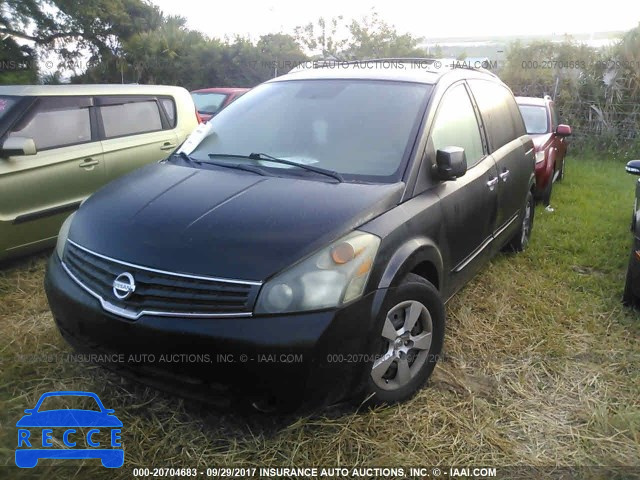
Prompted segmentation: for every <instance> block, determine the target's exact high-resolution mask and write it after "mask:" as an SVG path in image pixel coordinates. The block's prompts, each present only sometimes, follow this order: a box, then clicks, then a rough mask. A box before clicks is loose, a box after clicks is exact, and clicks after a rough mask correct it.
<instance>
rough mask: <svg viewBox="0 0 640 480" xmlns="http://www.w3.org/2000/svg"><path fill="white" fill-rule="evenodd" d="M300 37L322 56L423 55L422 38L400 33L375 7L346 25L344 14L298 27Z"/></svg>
mask: <svg viewBox="0 0 640 480" xmlns="http://www.w3.org/2000/svg"><path fill="white" fill-rule="evenodd" d="M295 33H296V40H297V41H298V42H299V43H300V44H301V45H302V46H304V47H305V48H306V49H307V50H310V51H311V52H312V53H314V54H316V55H319V56H320V57H321V58H331V57H333V58H335V59H338V60H360V59H367V58H389V57H423V56H424V53H425V52H424V51H423V50H421V49H418V48H417V45H418V40H417V39H416V38H415V37H413V36H412V35H411V34H409V33H404V34H400V33H398V31H397V30H396V28H395V27H394V26H392V25H389V24H388V23H386V22H385V21H384V20H382V19H381V18H380V17H379V15H378V13H377V12H376V11H375V10H372V12H371V14H370V15H368V16H364V17H363V18H362V19H360V20H352V21H351V23H350V24H348V25H346V24H345V23H344V21H343V17H341V16H340V17H335V18H332V19H330V20H326V19H325V18H323V17H321V18H319V19H318V20H317V21H316V23H309V24H307V25H306V26H304V27H296V29H295Z"/></svg>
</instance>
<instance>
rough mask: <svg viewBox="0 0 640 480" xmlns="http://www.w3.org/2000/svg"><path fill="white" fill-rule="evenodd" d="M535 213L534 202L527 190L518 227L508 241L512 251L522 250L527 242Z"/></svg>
mask: <svg viewBox="0 0 640 480" xmlns="http://www.w3.org/2000/svg"><path fill="white" fill-rule="evenodd" d="M534 214H535V202H534V200H533V195H532V194H531V192H527V199H526V201H525V203H524V207H523V208H522V213H521V219H520V228H518V231H517V232H516V234H515V235H514V236H513V238H512V239H511V241H510V242H509V247H510V248H511V250H512V251H514V252H522V251H523V250H524V249H525V248H527V245H528V244H529V239H530V238H531V231H532V230H533V217H534Z"/></svg>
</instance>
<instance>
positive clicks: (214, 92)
mask: <svg viewBox="0 0 640 480" xmlns="http://www.w3.org/2000/svg"><path fill="white" fill-rule="evenodd" d="M249 90H250V89H249V88H226V87H224V88H222V87H221V88H202V89H200V90H194V91H192V92H191V97H193V103H195V104H196V110H198V114H199V115H200V118H202V121H203V122H206V121H207V120H209V119H210V118H211V117H213V116H214V115H215V114H217V113H218V112H219V111H220V110H222V109H223V108H225V107H226V106H227V105H229V104H230V103H231V102H233V101H235V100H237V99H238V98H240V97H241V96H242V95H244V94H245V93H247V92H248V91H249Z"/></svg>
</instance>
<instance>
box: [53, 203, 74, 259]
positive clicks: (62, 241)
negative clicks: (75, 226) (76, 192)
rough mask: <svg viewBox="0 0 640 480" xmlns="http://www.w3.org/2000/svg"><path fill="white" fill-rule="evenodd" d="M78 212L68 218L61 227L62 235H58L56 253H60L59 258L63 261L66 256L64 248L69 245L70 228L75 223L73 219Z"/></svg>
mask: <svg viewBox="0 0 640 480" xmlns="http://www.w3.org/2000/svg"><path fill="white" fill-rule="evenodd" d="M75 214H76V212H73V213H72V214H71V215H69V216H68V217H67V219H66V220H65V221H64V223H63V224H62V227H60V233H58V243H56V252H57V253H58V258H59V259H60V260H62V256H63V255H64V246H65V245H66V244H67V237H68V236H69V228H71V222H72V221H73V217H74V215H75Z"/></svg>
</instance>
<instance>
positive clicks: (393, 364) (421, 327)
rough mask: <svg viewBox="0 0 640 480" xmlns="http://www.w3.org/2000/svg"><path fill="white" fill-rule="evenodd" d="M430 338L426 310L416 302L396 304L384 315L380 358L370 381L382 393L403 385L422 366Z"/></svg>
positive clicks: (374, 366)
mask: <svg viewBox="0 0 640 480" xmlns="http://www.w3.org/2000/svg"><path fill="white" fill-rule="evenodd" d="M432 337H433V322H432V319H431V315H430V314H429V310H428V309H427V307H425V306H424V305H423V304H422V303H420V302H418V301H416V300H408V301H404V302H401V303H399V304H397V305H396V306H395V307H393V308H391V309H390V310H389V312H388V313H387V316H386V318H385V321H384V326H383V327H382V348H381V352H380V353H381V356H380V357H379V358H377V359H376V361H375V362H374V364H373V368H372V369H371V378H372V379H373V381H374V383H375V384H376V385H377V386H378V387H379V388H380V389H382V390H397V389H399V388H402V387H404V386H406V385H407V384H408V383H409V382H410V381H411V380H412V379H413V378H414V377H415V376H416V375H418V373H419V372H420V369H421V368H422V367H423V366H424V364H425V362H426V361H427V358H428V355H429V349H430V348H431V342H432Z"/></svg>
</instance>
